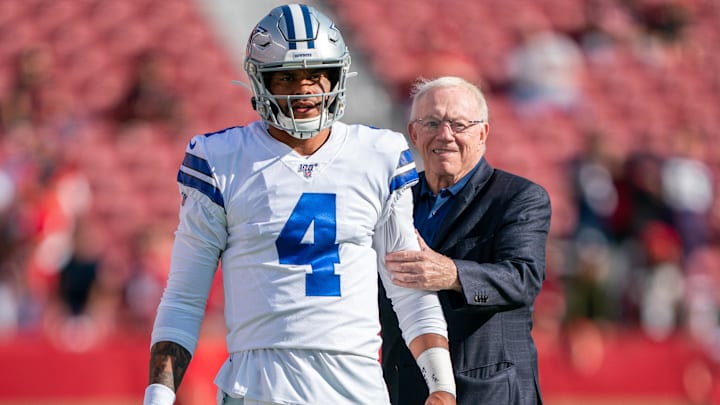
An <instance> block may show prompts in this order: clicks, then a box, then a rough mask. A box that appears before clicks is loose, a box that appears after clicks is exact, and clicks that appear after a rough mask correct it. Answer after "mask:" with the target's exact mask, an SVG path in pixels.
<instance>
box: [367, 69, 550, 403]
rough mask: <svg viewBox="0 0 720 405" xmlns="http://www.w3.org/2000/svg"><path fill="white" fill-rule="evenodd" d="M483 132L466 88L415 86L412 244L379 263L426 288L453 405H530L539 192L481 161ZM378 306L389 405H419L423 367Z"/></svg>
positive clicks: (484, 122) (450, 82) (535, 398)
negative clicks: (446, 345)
mask: <svg viewBox="0 0 720 405" xmlns="http://www.w3.org/2000/svg"><path fill="white" fill-rule="evenodd" d="M489 129H490V126H489V123H488V108H487V103H486V101H485V98H484V96H483V94H482V92H481V91H480V90H479V89H478V88H477V87H476V86H475V85H473V84H471V83H469V82H467V81H465V80H463V79H461V78H457V77H441V78H438V79H435V80H430V81H428V80H422V81H419V82H417V83H416V85H415V87H414V88H413V92H412V107H411V116H410V123H409V124H408V131H409V135H410V140H411V141H412V143H413V144H414V145H415V147H416V148H417V149H418V151H419V153H420V155H421V156H422V160H423V163H424V166H425V172H424V173H422V174H421V180H420V182H419V183H418V185H416V186H415V187H414V190H413V191H414V200H415V212H414V216H415V226H416V228H417V230H418V233H419V239H420V244H421V247H422V251H421V252H417V251H398V252H393V253H390V254H388V255H386V257H385V261H386V264H387V268H388V270H390V272H391V277H392V279H393V282H394V283H395V284H396V285H399V286H403V287H412V288H422V289H426V290H431V291H438V294H439V296H440V300H441V303H442V306H443V310H444V313H445V317H446V319H447V322H448V333H449V341H450V353H451V357H452V361H453V369H454V374H455V380H456V385H457V403H458V404H465V405H478V404H491V405H504V404H523V405H525V404H541V403H542V398H541V394H540V386H539V383H538V362H537V350H536V348H535V344H534V342H533V339H532V336H531V329H532V313H533V303H534V301H535V298H536V297H537V295H538V293H539V292H540V288H541V286H542V283H543V280H544V279H545V248H546V243H547V237H548V231H549V227H550V199H549V197H548V194H547V192H546V191H545V190H544V189H543V188H542V187H540V186H539V185H537V184H535V183H533V182H531V181H529V180H527V179H524V178H522V177H519V176H516V175H513V174H510V173H508V172H505V171H502V170H498V169H494V168H493V167H492V166H490V165H489V164H488V162H487V160H486V159H485V158H484V157H483V156H484V154H485V150H486V141H487V137H488V133H489ZM507 147H512V145H507ZM532 158H533V157H532V156H528V159H532ZM380 307H381V317H382V326H383V331H382V334H383V340H384V343H383V351H382V361H383V370H384V373H385V379H386V382H387V384H388V389H389V391H390V396H391V400H392V403H393V404H396V405H413V404H423V403H424V400H425V398H426V396H427V393H426V392H424V391H425V390H426V388H425V383H424V380H423V376H422V374H421V371H420V370H419V369H418V367H417V366H416V365H415V362H414V360H413V357H412V356H411V355H410V352H409V351H408V350H407V348H406V347H405V345H404V344H403V341H402V338H401V335H400V331H399V329H398V325H397V319H396V318H395V315H394V314H393V312H392V311H391V310H390V306H389V301H388V300H387V298H386V297H385V296H384V294H383V293H382V292H381V294H380Z"/></svg>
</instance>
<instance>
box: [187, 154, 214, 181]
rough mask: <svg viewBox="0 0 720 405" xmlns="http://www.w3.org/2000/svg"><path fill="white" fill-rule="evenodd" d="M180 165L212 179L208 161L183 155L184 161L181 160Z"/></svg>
mask: <svg viewBox="0 0 720 405" xmlns="http://www.w3.org/2000/svg"><path fill="white" fill-rule="evenodd" d="M182 164H183V166H185V167H188V168H190V169H193V170H195V171H196V172H200V173H202V174H204V175H206V176H208V177H212V175H213V172H212V169H210V164H209V163H208V161H207V160H205V159H203V158H200V157H197V156H195V155H193V154H190V153H185V159H183V162H182Z"/></svg>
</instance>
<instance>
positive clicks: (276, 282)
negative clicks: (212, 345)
mask: <svg viewBox="0 0 720 405" xmlns="http://www.w3.org/2000/svg"><path fill="white" fill-rule="evenodd" d="M349 68H350V55H349V53H348V50H347V48H346V46H345V43H344V41H343V38H342V36H341V34H340V31H338V29H337V27H335V25H334V24H333V22H332V21H331V20H330V19H329V18H328V17H327V16H325V15H323V14H322V13H320V12H318V11H317V10H316V9H314V8H312V7H309V6H306V5H300V4H289V5H284V6H281V7H277V8H275V9H273V10H272V11H271V12H270V13H269V15H267V16H266V17H264V18H263V19H262V20H261V21H260V22H259V23H258V25H257V26H256V27H255V29H254V31H253V32H252V34H251V36H250V39H249V41H248V44H247V54H246V59H245V70H246V72H247V74H248V77H249V79H250V81H251V87H252V91H253V95H254V96H253V98H252V103H253V106H254V108H255V110H257V112H258V114H259V116H260V118H261V119H260V120H258V121H255V122H252V123H250V124H248V125H246V126H238V127H232V128H227V129H224V130H222V131H219V132H213V133H208V134H204V135H198V136H195V137H193V138H192V139H191V140H190V142H189V143H188V146H187V149H186V151H185V158H184V161H183V163H182V165H181V167H180V171H179V173H178V177H177V180H178V183H179V187H180V192H181V195H182V206H181V208H180V223H179V225H178V228H177V232H176V236H175V242H174V247H173V252H172V260H171V269H170V275H169V278H168V281H167V287H166V289H165V292H164V294H163V297H162V301H161V302H160V305H159V307H158V313H157V317H156V320H155V325H154V328H153V332H152V346H151V359H150V381H149V382H150V385H149V386H148V387H147V389H146V391H145V404H146V405H147V404H156V405H165V404H172V403H173V402H174V400H175V392H176V390H177V389H178V387H179V385H180V383H181V381H182V378H183V375H184V373H185V371H186V369H187V367H188V364H189V362H190V360H191V357H192V354H193V352H194V351H195V348H196V345H197V344H198V332H199V329H200V324H201V322H202V319H203V315H204V311H205V304H206V300H207V297H208V293H209V290H210V285H211V282H212V279H213V276H214V274H215V271H216V269H217V268H218V264H219V263H221V268H222V277H223V288H224V297H225V322H226V326H227V336H226V342H227V348H228V352H229V356H228V359H227V360H226V361H225V363H224V365H223V366H222V367H221V369H220V371H219V372H218V374H217V376H216V378H215V383H216V385H217V386H218V388H219V389H218V403H220V404H257V403H262V404H336V405H337V404H372V405H375V404H388V403H389V399H388V394H387V390H386V387H385V384H384V381H383V377H382V370H381V367H380V363H379V362H378V356H379V349H380V343H381V341H380V336H379V332H380V327H379V319H378V307H377V293H378V274H379V276H380V277H381V279H382V282H383V285H384V286H385V288H386V289H387V292H388V295H389V297H390V298H391V299H392V302H393V305H394V308H395V311H396V312H397V314H398V318H399V319H400V324H401V325H402V329H403V333H404V338H405V340H406V342H407V344H408V345H409V347H410V349H411V351H412V353H413V354H414V356H415V357H416V358H417V361H418V365H419V366H420V368H421V369H422V370H423V371H424V373H425V375H426V380H427V384H428V387H429V389H430V395H429V397H428V401H427V403H428V404H454V403H455V399H454V396H455V382H454V379H453V374H452V369H451V364H450V356H449V352H448V350H447V338H446V336H447V329H446V324H445V320H444V318H443V315H442V311H441V309H440V305H439V302H438V299H437V296H436V295H435V294H434V293H428V292H424V291H421V290H415V289H406V288H400V287H397V286H394V285H393V284H392V282H391V281H390V280H389V278H388V275H387V273H386V269H385V267H384V264H383V260H382V258H383V257H384V255H385V252H389V251H393V250H404V249H415V250H418V249H419V246H418V242H417V237H416V234H415V231H414V226H413V222H412V199H411V195H410V193H409V191H410V189H409V187H410V186H411V185H412V184H414V183H415V182H416V181H417V172H416V170H415V163H414V162H413V159H412V156H411V154H410V151H409V149H408V145H407V142H406V140H405V138H404V136H403V135H402V134H400V133H396V132H392V131H390V130H384V129H375V128H371V127H368V126H363V125H347V124H344V123H342V122H340V121H339V119H340V118H341V117H342V115H343V111H344V109H345V100H346V98H345V97H346V94H345V92H346V80H347V78H348V74H349Z"/></svg>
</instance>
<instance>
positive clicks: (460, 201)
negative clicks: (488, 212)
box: [431, 157, 494, 251]
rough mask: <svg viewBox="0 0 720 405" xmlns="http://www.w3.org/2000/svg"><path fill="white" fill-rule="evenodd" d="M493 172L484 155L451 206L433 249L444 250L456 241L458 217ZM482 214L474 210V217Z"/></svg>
mask: <svg viewBox="0 0 720 405" xmlns="http://www.w3.org/2000/svg"><path fill="white" fill-rule="evenodd" d="M493 172H494V169H493V168H492V166H490V164H489V163H488V162H487V160H485V158H484V157H483V158H482V159H481V160H480V165H479V166H478V169H477V170H476V171H475V173H474V174H473V176H472V177H471V178H470V180H469V181H468V183H467V184H466V185H465V187H463V189H462V190H461V191H460V193H459V194H458V195H457V196H456V199H455V201H454V202H453V205H452V206H451V207H450V210H449V211H448V213H447V216H446V217H445V220H444V221H443V224H442V226H441V227H440V229H439V230H438V233H437V234H436V235H435V240H434V241H433V244H432V246H431V247H432V248H433V249H435V250H437V251H443V250H444V249H446V248H447V246H449V245H451V244H453V243H455V241H454V238H453V237H452V236H453V231H454V230H455V229H457V227H458V219H459V218H460V216H461V215H462V214H463V212H464V211H465V210H466V209H467V208H468V206H469V205H470V204H471V203H472V202H473V200H475V197H476V196H477V195H478V194H479V193H480V192H481V191H482V189H483V188H484V187H485V185H486V184H487V182H488V180H490V178H491V177H492V175H493ZM482 214H483V212H476V211H474V212H473V217H475V218H477V217H480V216H482Z"/></svg>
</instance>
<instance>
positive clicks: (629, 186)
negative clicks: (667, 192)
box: [612, 152, 673, 240]
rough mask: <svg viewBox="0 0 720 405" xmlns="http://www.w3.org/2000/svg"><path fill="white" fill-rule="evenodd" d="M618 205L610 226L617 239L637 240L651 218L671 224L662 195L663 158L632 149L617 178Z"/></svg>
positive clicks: (670, 215)
mask: <svg viewBox="0 0 720 405" xmlns="http://www.w3.org/2000/svg"><path fill="white" fill-rule="evenodd" d="M616 180H617V182H616V188H617V190H618V206H617V209H616V210H615V212H614V214H613V218H612V222H613V224H612V227H613V231H614V234H615V237H616V238H617V239H618V240H625V239H637V238H638V237H639V236H640V235H641V234H642V232H643V230H644V228H645V226H646V225H647V223H648V222H650V221H659V222H663V223H666V224H670V225H671V224H672V223H673V221H672V212H671V210H670V207H669V206H668V205H667V204H666V202H665V200H664V199H663V196H662V159H661V158H660V157H658V156H656V155H654V154H652V153H648V152H635V153H632V154H631V155H630V156H628V157H627V159H626V160H625V163H624V168H623V171H622V173H621V177H619V178H618V179H616Z"/></svg>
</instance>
